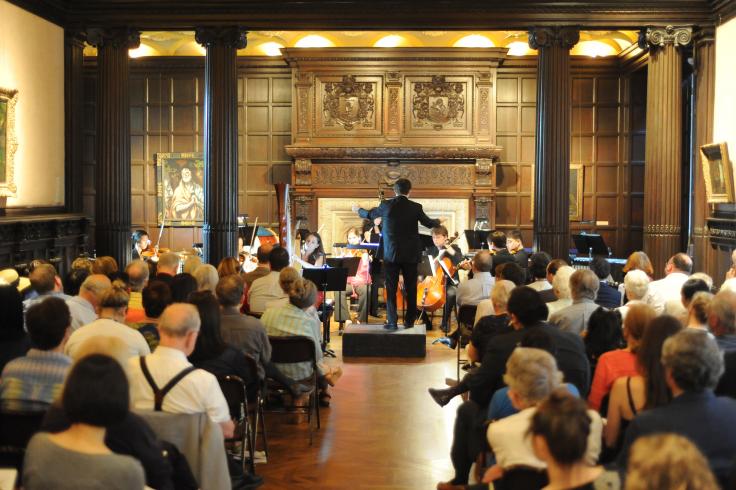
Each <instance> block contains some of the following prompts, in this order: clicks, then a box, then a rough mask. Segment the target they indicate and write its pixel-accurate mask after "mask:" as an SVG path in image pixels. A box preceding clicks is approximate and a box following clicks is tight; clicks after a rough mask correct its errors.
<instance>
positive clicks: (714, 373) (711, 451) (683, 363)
mask: <svg viewBox="0 0 736 490" xmlns="http://www.w3.org/2000/svg"><path fill="white" fill-rule="evenodd" d="M662 364H663V365H664V367H665V380H666V382H667V385H668V386H669V388H670V391H671V392H672V397H673V399H672V401H671V402H670V403H669V404H667V405H664V406H661V407H657V408H654V409H652V410H647V411H645V412H644V413H642V414H640V415H638V416H637V417H636V418H634V420H632V421H631V424H629V427H628V429H627V431H626V436H625V439H624V447H623V450H622V452H621V457H620V459H619V461H620V462H621V464H622V466H623V464H625V462H626V460H627V458H628V453H629V448H630V447H631V445H632V444H633V443H634V441H636V439H638V438H639V437H641V436H644V435H649V434H653V433H658V432H672V433H675V434H679V435H682V436H684V437H686V438H688V439H690V441H691V442H693V443H694V444H695V445H696V446H697V447H698V449H700V451H702V453H703V455H704V456H705V457H706V458H707V459H708V461H709V463H710V467H711V469H712V470H713V473H714V474H715V475H716V477H717V478H718V480H719V481H720V483H721V484H722V485H725V484H726V483H727V480H728V474H729V471H730V470H731V467H732V464H733V461H734V457H736V426H734V425H733V423H732V422H733V420H734V417H736V400H733V399H731V398H727V397H716V396H715V395H714V394H713V388H715V387H716V384H717V383H718V378H719V377H720V376H721V374H723V354H722V353H721V352H720V350H719V349H718V344H716V341H715V340H714V339H713V338H712V336H710V335H709V334H708V333H707V332H703V331H700V330H695V329H684V330H682V331H680V332H678V333H677V334H675V335H673V336H672V337H670V338H668V339H667V340H666V341H665V342H664V345H663V346H662Z"/></svg>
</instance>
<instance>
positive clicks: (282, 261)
mask: <svg viewBox="0 0 736 490" xmlns="http://www.w3.org/2000/svg"><path fill="white" fill-rule="evenodd" d="M268 262H269V265H270V267H271V272H269V273H268V275H266V276H263V277H261V278H258V279H256V280H255V281H253V284H251V286H250V288H248V304H249V305H250V311H252V312H254V313H263V312H264V311H266V303H268V302H269V301H274V300H280V299H284V298H286V297H288V295H287V294H286V293H284V291H283V290H282V289H281V286H280V285H279V273H280V272H281V269H283V268H284V267H287V266H288V265H289V252H288V251H287V250H286V249H285V248H283V247H273V249H272V250H271V252H270V253H269V256H268Z"/></svg>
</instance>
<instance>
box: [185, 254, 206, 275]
mask: <svg viewBox="0 0 736 490" xmlns="http://www.w3.org/2000/svg"><path fill="white" fill-rule="evenodd" d="M200 265H202V259H200V258H199V255H190V256H188V257H187V259H186V260H185V261H184V265H183V266H182V270H181V271H182V272H184V273H186V274H191V275H194V271H195V270H196V269H197V267H199V266H200Z"/></svg>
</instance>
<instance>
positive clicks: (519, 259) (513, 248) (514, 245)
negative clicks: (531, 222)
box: [506, 230, 529, 272]
mask: <svg viewBox="0 0 736 490" xmlns="http://www.w3.org/2000/svg"><path fill="white" fill-rule="evenodd" d="M506 248H507V249H508V251H509V253H510V254H511V255H513V256H514V260H515V261H516V263H517V264H519V267H521V268H522V269H524V272H527V270H528V268H529V254H528V253H526V250H524V244H523V243H522V241H521V231H519V230H511V231H509V232H508V233H507V234H506Z"/></svg>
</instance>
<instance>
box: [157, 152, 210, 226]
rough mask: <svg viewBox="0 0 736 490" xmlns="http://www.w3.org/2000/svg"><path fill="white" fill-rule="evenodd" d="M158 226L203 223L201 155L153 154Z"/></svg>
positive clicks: (202, 160) (202, 155)
mask: <svg viewBox="0 0 736 490" xmlns="http://www.w3.org/2000/svg"><path fill="white" fill-rule="evenodd" d="M155 160H156V197H157V214H158V224H159V225H161V224H165V225H166V226H202V224H203V223H204V187H203V184H204V154H203V153H156V155H155Z"/></svg>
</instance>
